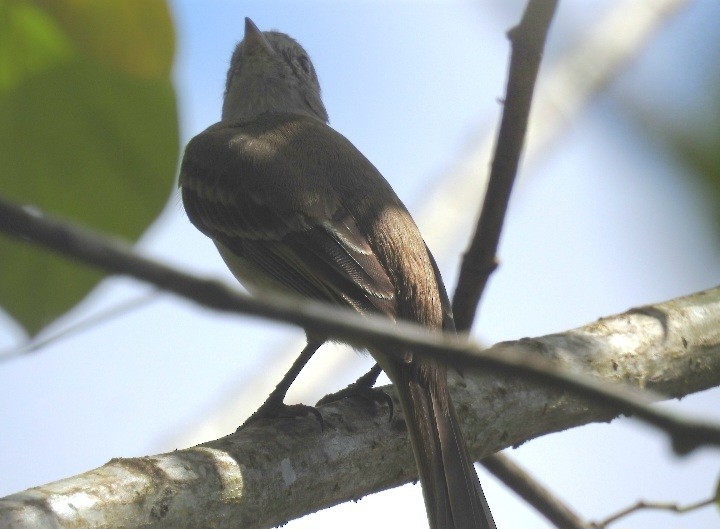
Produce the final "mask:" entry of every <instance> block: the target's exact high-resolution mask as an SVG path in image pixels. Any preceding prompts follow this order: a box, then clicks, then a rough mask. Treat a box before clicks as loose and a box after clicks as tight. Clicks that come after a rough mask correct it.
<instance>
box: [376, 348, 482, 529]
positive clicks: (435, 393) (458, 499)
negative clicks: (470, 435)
mask: <svg viewBox="0 0 720 529" xmlns="http://www.w3.org/2000/svg"><path fill="white" fill-rule="evenodd" d="M393 364H394V366H393V367H394V369H393V371H394V373H392V374H391V376H390V378H391V379H394V380H393V382H394V383H395V385H396V387H397V388H398V392H399V394H400V402H401V405H402V409H403V413H404V414H405V417H406V421H405V422H406V423H407V428H408V432H409V434H410V440H411V442H412V446H413V451H414V453H415V460H416V462H417V466H418V472H419V474H420V482H421V485H422V489H423V495H424V497H425V506H426V508H427V513H428V519H429V521H430V528H431V529H451V528H454V529H495V522H494V521H493V518H492V514H491V513H490V509H489V507H488V504H487V501H486V500H485V495H484V494H483V491H482V488H481V487H480V481H479V480H478V477H477V473H476V472H475V468H474V467H473V463H472V459H470V456H469V454H468V450H467V446H466V445H465V441H464V439H463V435H462V433H461V431H460V427H459V422H458V419H457V415H456V413H455V409H454V407H453V404H452V400H451V399H450V393H449V392H448V387H447V371H446V367H445V366H444V365H442V364H437V363H435V362H431V361H427V360H425V359H422V360H421V359H418V358H417V357H416V358H414V359H413V360H412V361H410V362H408V363H399V362H398V363H395V362H393ZM389 374H390V373H389Z"/></svg>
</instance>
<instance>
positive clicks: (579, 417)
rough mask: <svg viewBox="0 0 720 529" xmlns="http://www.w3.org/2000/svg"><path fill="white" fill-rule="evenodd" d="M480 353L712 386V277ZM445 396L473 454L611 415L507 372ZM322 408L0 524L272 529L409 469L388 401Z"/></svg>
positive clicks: (112, 475)
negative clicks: (679, 292)
mask: <svg viewBox="0 0 720 529" xmlns="http://www.w3.org/2000/svg"><path fill="white" fill-rule="evenodd" d="M420 341H421V340H416V342H418V343H419V342H420ZM487 353H488V354H489V355H491V356H492V355H497V356H499V357H505V356H520V357H542V358H543V359H544V360H545V361H546V362H549V363H552V364H553V365H554V366H555V367H556V369H562V371H563V372H580V371H582V372H583V373H585V376H586V377H587V376H590V375H591V376H592V377H595V380H597V381H598V383H600V384H602V385H605V386H610V387H612V386H613V383H618V382H626V383H630V384H634V385H636V386H639V387H649V388H654V389H655V390H658V391H662V392H664V393H666V394H669V395H674V396H682V395H686V394H689V393H692V392H696V391H701V390H704V389H707V388H709V387H712V386H715V385H718V384H720V288H717V289H714V290H711V291H707V292H701V293H698V294H695V295H692V296H688V297H684V298H679V299H676V300H672V301H669V302H666V303H662V304H658V305H653V306H648V307H644V308H641V309H639V310H634V311H630V312H627V313H624V314H620V315H618V316H613V317H610V318H604V319H601V320H599V321H597V322H593V323H591V324H589V325H586V326H584V327H581V328H578V329H574V330H571V331H568V332H565V333H561V334H553V335H549V336H544V337H540V338H533V339H523V340H519V341H517V342H505V343H502V344H498V345H496V346H494V347H492V348H491V349H490V350H489V351H488V352H487ZM386 390H387V391H388V393H389V394H390V395H393V396H394V393H393V391H392V389H391V388H386ZM453 400H454V401H455V403H456V406H457V408H458V412H459V415H460V416H461V417H462V418H463V426H464V431H465V432H466V439H467V441H468V444H469V447H470V450H471V452H472V454H473V456H474V457H477V458H480V457H482V456H485V455H487V454H490V453H493V452H495V451H497V450H499V449H502V448H505V447H508V446H515V445H518V444H521V443H523V442H525V441H527V440H529V439H532V438H534V437H537V436H540V435H543V434H546V433H549V432H554V431H559V430H564V429H567V428H570V427H573V426H578V425H581V424H587V423H589V422H593V421H607V420H609V419H611V418H612V417H615V416H617V415H618V412H617V411H613V410H612V409H611V408H609V407H608V406H607V405H599V404H592V403H590V402H588V401H587V400H586V399H584V398H581V397H578V396H575V395H574V394H573V393H572V392H567V391H564V390H563V389H562V388H561V387H560V386H558V385H547V384H538V383H537V381H529V380H527V379H524V378H518V377H516V376H514V375H513V374H512V373H510V371H509V370H506V372H505V373H504V374H503V375H500V376H498V375H497V374H496V373H488V372H487V370H483V372H482V373H479V372H473V373H470V372H466V374H465V376H464V377H463V378H459V377H455V378H454V379H453ZM398 409H399V406H396V410H398ZM320 411H321V413H322V415H323V418H324V421H325V424H326V428H325V429H324V430H323V431H320V429H319V427H318V424H317V421H316V420H315V419H314V418H312V417H308V418H307V419H296V420H278V421H267V422H262V423H258V424H256V425H252V426H250V427H248V428H246V429H243V430H241V431H240V432H237V433H235V434H233V435H230V436H228V437H225V438H222V439H219V440H216V441H211V442H209V443H205V444H202V445H199V446H197V447H194V448H189V449H186V450H179V451H175V452H171V453H168V454H161V455H158V456H150V457H143V458H134V459H114V460H112V461H110V462H109V463H108V464H107V465H105V466H103V467H101V468H99V469H96V470H92V471H90V472H88V473H85V474H82V475H80V476H77V477H75V478H69V479H67V480H63V481H59V482H56V483H51V484H49V485H45V486H42V487H37V488H34V489H30V490H28V491H25V492H22V493H18V494H14V495H12V496H8V497H6V498H4V499H3V500H0V527H13V528H17V529H25V528H27V529H29V528H30V527H32V528H33V529H36V528H38V527H41V528H42V527H56V526H58V525H59V526H72V527H78V528H88V527H93V528H96V529H110V528H120V527H128V526H134V527H137V526H143V527H153V528H164V527H172V528H184V527H208V526H218V527H231V526H233V527H237V526H240V527H247V528H259V527H270V526H273V525H277V524H280V523H282V522H284V521H286V520H288V519H291V518H294V517H297V516H301V515H303V514H305V513H307V512H310V511H314V510H316V509H321V508H324V507H328V506H331V505H335V504H337V503H340V502H343V501H347V500H350V499H357V498H359V497H361V496H363V495H365V494H369V493H371V492H376V491H378V490H383V489H386V488H389V487H393V486H396V485H400V484H403V483H407V482H409V481H412V480H414V479H415V478H416V475H415V465H414V462H413V458H412V452H411V450H410V447H409V444H408V441H407V436H406V434H405V429H404V427H403V420H402V415H401V414H400V412H397V416H396V417H395V418H394V419H393V421H392V422H389V421H388V415H387V409H386V408H385V407H384V406H380V405H367V404H366V405H363V404H361V403H358V402H357V401H354V400H349V401H342V402H338V403H333V404H329V405H326V406H323V407H321V408H320ZM696 442H697V441H696ZM52 524H55V525H52Z"/></svg>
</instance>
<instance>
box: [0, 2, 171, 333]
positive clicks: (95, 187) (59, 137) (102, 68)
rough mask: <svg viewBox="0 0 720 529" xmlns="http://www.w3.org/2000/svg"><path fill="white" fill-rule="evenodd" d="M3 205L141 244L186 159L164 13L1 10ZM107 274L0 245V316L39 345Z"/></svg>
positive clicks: (129, 6)
mask: <svg viewBox="0 0 720 529" xmlns="http://www.w3.org/2000/svg"><path fill="white" fill-rule="evenodd" d="M0 15H1V16H2V17H3V20H2V22H0V160H2V163H1V164H0V193H2V194H3V195H4V196H6V197H8V198H10V199H13V200H15V201H18V202H21V203H25V204H33V205H37V206H39V207H40V208H41V209H43V210H46V211H48V212H51V213H53V214H56V215H58V216H61V217H67V218H70V219H72V220H74V221H77V222H80V223H83V224H86V225H89V226H91V227H93V228H97V229H100V230H102V231H106V232H110V233H113V234H115V235H119V236H122V237H124V238H126V239H130V240H136V239H137V238H138V237H139V236H140V235H141V234H142V232H143V231H144V230H145V229H146V228H147V226H148V225H149V224H150V223H151V222H152V220H153V219H154V218H155V217H157V215H158V214H159V212H160V211H161V209H162V207H163V206H164V204H165V202H166V201H167V198H168V195H169V194H170V191H171V189H172V182H173V180H174V176H175V170H176V165H177V158H178V149H179V145H178V126H177V111H176V107H175V95H174V90H173V87H172V84H171V81H170V69H171V66H172V50H173V46H174V37H173V31H172V24H171V20H170V17H169V13H168V10H167V6H166V5H165V2H164V1H160V0H142V1H139V0H135V1H128V0H115V1H103V2H97V1H89V0H88V1H80V0H51V1H47V2H41V1H37V2H27V1H24V2H16V1H8V0H5V1H3V0H0ZM100 277H101V276H100V275H99V274H98V273H97V272H94V271H90V270H87V269H85V268H84V267H81V266H79V265H76V264H74V263H69V262H67V261H64V260H62V259H60V258H58V257H55V256H54V255H51V254H50V253H48V252H44V251H41V250H39V249H37V248H34V247H30V246H27V245H25V244H23V243H21V242H17V241H14V240H12V239H9V238H6V237H3V236H0V304H1V305H2V307H3V308H4V309H5V310H6V311H7V312H8V313H9V314H10V315H12V316H13V317H14V318H15V319H17V321H18V322H19V323H20V324H21V325H22V326H23V327H24V328H25V329H27V330H28V332H30V333H31V334H34V333H36V332H38V331H39V330H40V329H42V327H43V326H45V325H46V324H47V323H49V322H51V321H52V320H54V319H55V318H57V317H58V316H60V315H62V314H63V313H64V312H66V311H67V310H68V309H70V308H71V307H72V306H73V305H74V304H76V303H77V302H78V301H80V300H81V299H82V298H83V297H84V296H85V295H86V294H87V293H88V292H89V290H90V289H92V287H93V286H94V285H95V284H96V283H97V281H98V280H99V279H100Z"/></svg>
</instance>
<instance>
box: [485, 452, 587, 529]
mask: <svg viewBox="0 0 720 529" xmlns="http://www.w3.org/2000/svg"><path fill="white" fill-rule="evenodd" d="M481 463H482V465H483V466H484V467H485V468H487V469H488V470H489V471H490V472H492V473H493V475H494V476H495V477H497V478H498V479H500V480H501V481H502V482H503V483H505V484H506V485H507V486H508V487H510V488H511V489H512V490H513V491H514V492H515V493H516V494H517V495H518V496H520V497H521V498H522V499H524V500H525V501H526V502H528V503H529V504H530V505H532V506H533V507H535V509H537V511H538V512H540V513H541V514H542V515H543V516H545V518H547V519H548V520H549V521H550V522H552V523H553V524H554V525H555V527H559V528H561V529H582V528H583V527H588V523H587V522H586V521H585V520H583V519H582V518H580V516H578V515H577V514H576V513H575V512H573V510H572V509H570V507H568V506H567V505H565V504H564V503H563V502H562V501H561V500H560V499H559V498H558V497H557V496H555V495H554V494H553V493H552V492H550V491H549V490H548V489H547V488H546V487H544V486H543V485H542V484H540V482H538V481H537V480H536V479H535V478H534V477H533V476H531V475H530V474H528V473H527V471H525V469H523V468H522V467H520V466H519V465H518V464H517V463H515V461H513V460H512V459H510V458H509V457H507V456H505V455H503V454H493V455H491V456H488V457H486V458H485V459H483V460H482V461H481Z"/></svg>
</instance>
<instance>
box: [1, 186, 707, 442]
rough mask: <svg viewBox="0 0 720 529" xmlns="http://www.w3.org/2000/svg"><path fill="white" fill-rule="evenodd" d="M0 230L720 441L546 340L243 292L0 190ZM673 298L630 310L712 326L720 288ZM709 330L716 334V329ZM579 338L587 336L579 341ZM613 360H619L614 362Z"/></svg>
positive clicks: (312, 325)
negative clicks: (473, 336)
mask: <svg viewBox="0 0 720 529" xmlns="http://www.w3.org/2000/svg"><path fill="white" fill-rule="evenodd" d="M0 230H3V231H5V232H6V233H9V234H11V235H14V236H15V237H19V238H25V239H27V240H30V241H33V242H35V243H36V244H40V245H43V246H45V247H48V248H51V249H54V250H56V251H58V252H59V253H61V254H63V255H66V256H68V257H72V258H75V259H76V260H79V261H81V262H85V263H87V264H91V265H94V266H97V267H99V268H103V269H105V270H107V271H110V272H114V273H120V274H125V275H129V276H132V277H135V278H137V279H140V280H141V281H146V282H149V283H152V284H154V285H156V286H158V287H160V288H163V289H165V290H168V291H170V292H174V293H176V294H179V295H181V296H184V297H186V298H188V299H192V300H193V301H196V302H198V303H200V304H202V305H204V306H206V307H210V308H213V309H216V310H221V311H225V312H235V313H244V314H249V315H252V316H260V317H264V318H268V319H272V320H275V321H283V322H286V323H292V324H295V325H299V326H301V327H304V328H305V329H308V330H310V331H311V332H315V333H318V334H323V335H325V336H329V337H330V338H335V339H338V340H340V341H344V342H347V343H350V344H351V345H355V346H359V347H367V346H370V345H372V346H375V347H382V348H383V349H385V350H388V351H393V350H403V348H405V347H406V346H411V347H412V348H413V351H416V352H417V354H431V355H433V356H435V357H437V356H443V355H444V357H445V358H446V359H447V361H448V363H449V364H451V365H455V366H458V367H462V368H465V369H479V368H482V369H483V370H484V371H485V372H488V371H494V372H495V373H503V372H504V373H512V374H514V375H516V376H522V377H529V378H532V379H533V380H535V381H540V382H544V383H546V384H550V385H551V386H555V387H561V388H566V389H570V390H572V391H573V392H575V393H577V394H578V395H581V396H584V397H585V398H588V399H592V400H594V401H596V402H600V403H603V404H604V405H607V406H611V407H614V408H617V409H618V410H620V411H621V412H622V413H632V414H633V415H634V416H636V417H637V418H639V419H642V420H643V421H645V422H647V423H648V424H652V425H653V426H656V427H658V428H660V429H662V430H664V431H666V432H667V433H668V434H669V435H670V436H671V437H672V440H673V446H674V448H675V450H676V451H678V452H680V453H685V452H688V451H691V450H694V449H695V448H697V447H699V446H702V445H704V444H713V445H720V427H719V426H718V425H715V424H711V423H709V422H705V421H702V420H693V419H688V418H685V417H681V416H679V415H678V414H676V413H672V412H669V411H666V410H662V409H659V408H654V407H652V406H651V403H652V402H653V401H656V400H658V399H660V395H657V394H652V392H649V391H647V390H645V391H639V390H636V389H633V388H631V387H629V386H619V385H618V386H610V385H607V384H606V383H605V382H602V381H599V380H598V379H596V378H593V377H590V376H588V375H586V374H583V373H580V372H568V371H565V370H559V369H558V368H557V366H556V365H554V364H553V363H551V362H548V361H547V360H546V359H545V358H543V357H542V355H539V354H537V353H538V352H542V351H543V350H544V348H545V347H546V345H545V344H543V343H540V342H533V341H528V345H530V346H531V348H530V349H526V350H524V351H523V350H518V348H516V347H512V346H507V345H503V344H499V345H496V346H495V347H492V348H490V349H487V350H484V351H483V350H482V348H481V347H480V346H478V345H477V344H473V343H469V342H468V341H467V340H466V339H464V338H463V337H458V336H454V335H453V336H447V335H443V334H442V333H437V332H432V331H430V330H428V329H425V328H423V327H420V326H418V325H414V324H410V323H407V322H399V323H396V324H393V323H392V322H388V321H387V320H386V319H385V318H382V317H379V316H365V317H362V316H359V315H358V314H356V313H355V312H353V311H352V310H340V309H338V308H335V307H328V306H327V305H326V304H323V303H317V302H310V301H306V300H302V299H299V298H293V297H288V296H278V295H266V296H262V297H260V296H254V297H250V296H246V295H243V294H240V293H239V292H237V291H235V290H233V289H230V288H228V287H227V286H225V285H223V284H222V283H220V282H218V281H211V280H205V279H199V278H197V277H194V276H191V275H189V274H185V273H182V272H178V271H176V270H175V269H173V268H171V267H169V266H167V265H164V264H160V263H157V262H155V261H152V260H150V259H147V258H144V257H141V256H139V255H137V254H135V253H134V252H133V251H132V250H131V249H130V248H129V247H127V246H125V245H123V244H121V243H120V242H118V241H108V240H107V239H106V238H104V237H102V236H100V235H97V234H95V233H92V232H91V231H90V230H88V229H86V228H80V227H77V226H74V225H73V224H70V223H67V222H60V221H58V220H51V219H49V218H47V217H45V216H43V215H41V214H39V213H38V212H37V211H36V210H34V211H33V213H30V212H28V211H26V210H25V209H23V208H22V207H19V206H17V205H15V204H12V203H11V202H9V201H7V200H6V199H2V198H0ZM673 303H674V304H668V305H667V306H666V305H658V306H656V307H651V308H645V309H637V310H636V312H638V314H636V317H645V318H646V319H649V320H650V321H651V322H653V323H654V324H655V325H659V326H660V328H661V330H662V334H661V336H665V335H666V334H667V333H669V332H670V331H669V327H668V323H667V321H668V319H669V315H668V313H667V312H666V311H673V310H677V307H676V305H675V304H681V305H682V304H688V303H689V304H690V305H691V306H693V305H694V304H696V303H701V304H703V305H706V307H705V308H704V310H706V312H704V313H703V314H704V315H707V316H708V318H710V319H712V318H715V320H713V324H714V325H715V328H716V329H720V321H718V319H717V318H719V317H720V316H718V312H720V310H718V305H719V304H720V288H716V289H714V290H709V291H706V292H700V293H698V294H695V295H693V296H689V297H687V298H680V299H679V300H676V301H675V302H673ZM647 311H650V312H647ZM628 315H630V313H628ZM683 317H684V316H683ZM689 321H690V320H688V321H687V322H686V321H684V320H683V322H684V323H685V324H686V325H682V324H681V325H679V326H677V327H676V328H674V329H672V331H673V334H672V336H673V340H674V341H673V343H675V345H676V346H677V344H678V342H679V340H680V339H681V338H682V340H683V343H685V342H686V341H687V338H686V337H687V336H688V334H687V333H688V332H690V331H688V328H687V323H688V322H689ZM701 324H702V325H709V322H708V321H705V320H703V321H702V322H701ZM598 325H600V324H598ZM600 328H601V329H602V328H604V327H602V326H601V327H600ZM571 332H572V331H571ZM695 332H697V331H695ZM558 336H561V337H563V336H565V335H558ZM573 336H575V335H573ZM716 338H718V340H720V330H719V331H718V333H717V335H716ZM563 339H565V338H563ZM574 339H575V340H576V341H577V340H579V341H580V343H574V342H572V343H569V344H568V346H569V349H570V350H574V349H575V348H576V346H579V345H580V346H582V345H585V346H589V345H592V343H594V342H595V341H596V340H597V339H596V338H594V337H593V336H592V335H590V336H585V335H582V336H575V338H574ZM586 340H587V341H588V343H587V344H586V343H583V342H584V341H586ZM680 347H682V346H680ZM533 348H537V350H536V351H534V353H533V354H528V353H527V351H528V350H531V351H532V349H533ZM618 364H619V365H623V364H622V362H620V363H618ZM704 375H705V373H703V372H702V371H701V372H700V373H698V376H704ZM648 386H649V385H648ZM670 394H671V395H672V393H670Z"/></svg>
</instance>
